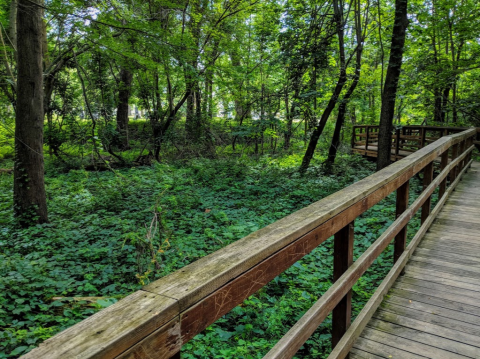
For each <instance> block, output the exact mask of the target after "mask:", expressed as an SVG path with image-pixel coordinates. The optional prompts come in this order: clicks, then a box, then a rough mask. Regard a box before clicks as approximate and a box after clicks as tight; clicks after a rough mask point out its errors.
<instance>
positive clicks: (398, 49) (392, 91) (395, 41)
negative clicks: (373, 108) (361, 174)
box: [377, 0, 408, 171]
mask: <svg viewBox="0 0 480 359" xmlns="http://www.w3.org/2000/svg"><path fill="white" fill-rule="evenodd" d="M407 2H408V0H396V1H395V20H394V24H393V33H392V44H391V47H390V60H389V62H388V68H387V75H386V77H385V85H384V88H383V94H382V110H381V114H380V125H379V135H378V157H377V171H379V170H381V169H382V168H385V167H387V166H388V165H389V164H390V156H391V147H392V129H393V116H394V113H395V98H396V95H397V86H398V79H399V77H400V70H401V68H402V58H403V47H404V45H405V33H406V31H407V26H408V18H407Z"/></svg>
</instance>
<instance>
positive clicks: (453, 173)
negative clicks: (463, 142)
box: [450, 143, 458, 183]
mask: <svg viewBox="0 0 480 359" xmlns="http://www.w3.org/2000/svg"><path fill="white" fill-rule="evenodd" d="M457 157H458V143H457V144H455V145H453V146H452V161H454V160H455V159H456V158H457ZM456 178H457V166H454V167H453V168H452V170H451V171H450V183H453V182H454V181H455V179H456Z"/></svg>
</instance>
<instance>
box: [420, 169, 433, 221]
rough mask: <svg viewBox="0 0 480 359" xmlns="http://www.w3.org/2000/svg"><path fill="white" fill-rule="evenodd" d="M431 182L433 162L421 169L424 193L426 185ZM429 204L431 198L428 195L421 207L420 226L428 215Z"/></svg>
mask: <svg viewBox="0 0 480 359" xmlns="http://www.w3.org/2000/svg"><path fill="white" fill-rule="evenodd" d="M432 180H433V161H432V162H430V163H429V164H428V165H426V166H425V168H424V169H423V190H424V191H425V189H426V188H427V187H428V185H429V184H430V183H432ZM431 204H432V196H431V195H430V196H428V198H427V200H426V201H425V203H424V204H423V205H422V217H421V223H422V224H423V223H424V222H425V220H426V219H427V217H428V216H429V215H430V209H431Z"/></svg>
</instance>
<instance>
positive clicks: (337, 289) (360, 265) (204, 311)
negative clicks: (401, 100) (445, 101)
mask: <svg viewBox="0 0 480 359" xmlns="http://www.w3.org/2000/svg"><path fill="white" fill-rule="evenodd" d="M474 136H476V130H475V129H471V130H466V131H463V132H461V133H458V134H455V135H451V136H445V137H442V138H441V139H439V140H437V141H436V142H434V143H432V144H430V145H428V146H426V147H424V148H423V149H421V150H419V151H418V152H416V153H414V154H412V155H411V156H409V157H407V158H405V159H403V160H401V161H398V162H396V163H394V164H392V165H391V166H389V167H387V168H385V169H384V170H382V171H379V172H377V173H375V174H373V175H371V176H369V177H367V178H365V179H363V180H361V181H359V182H357V183H355V184H353V185H351V186H349V187H347V188H345V189H343V190H341V191H339V192H336V193H334V194H332V195H330V196H328V197H326V198H324V199H322V200H320V201H318V202H315V203H313V204H311V205H310V206H308V207H306V208H303V209H301V210H299V211H297V212H295V213H293V214H291V215H289V216H287V217H285V218H283V219H281V220H279V221H277V222H275V223H273V224H271V225H269V226H267V227H265V228H263V229H260V230H258V231H256V232H254V233H252V234H250V235H248V236H247V237H245V238H243V239H241V240H238V241H237V242H235V243H232V244H230V245H229V246H227V247H225V248H223V249H221V250H219V251H216V252H214V253H212V254H210V255H208V256H206V257H204V258H202V259H200V260H198V261H196V262H194V263H192V264H190V265H188V266H186V267H184V268H183V269H181V270H178V271H176V272H174V273H172V274H170V275H168V276H166V277H164V278H161V279H159V280H157V281H155V282H153V283H151V284H149V285H147V286H145V287H144V288H143V289H142V290H139V291H137V292H135V293H133V294H131V295H129V296H127V297H126V298H124V299H122V300H120V301H119V302H118V303H116V304H114V305H112V306H110V307H108V308H106V309H104V310H102V311H100V312H98V313H97V314H95V315H93V316H92V317H90V318H88V319H86V320H84V321H82V322H80V323H78V324H76V325H75V326H73V327H71V328H69V329H67V330H65V331H63V332H61V333H59V334H57V335H56V336H55V337H53V338H50V339H48V340H47V341H45V342H44V343H43V344H41V345H40V346H39V347H38V348H36V349H34V350H32V351H31V352H30V353H28V354H26V355H25V356H24V357H23V358H25V359H27V358H28V359H33V358H35V359H47V358H48V359H55V358H62V359H64V358H122V359H124V358H132V359H133V358H170V357H179V354H178V353H179V351H180V349H181V347H182V345H183V344H185V343H186V342H188V341H189V340H190V339H192V338H193V337H194V336H195V335H196V334H198V333H200V332H201V331H202V330H204V329H205V328H206V327H207V326H209V325H210V324H212V323H213V322H215V321H216V320H217V319H218V318H220V317H221V316H223V315H224V314H226V313H227V312H229V311H230V310H231V309H232V308H234V307H235V306H236V305H238V304H241V303H242V302H243V300H244V299H245V298H247V297H248V296H250V295H251V294H253V293H255V292H256V291H257V290H259V289H260V288H262V287H263V286H265V285H266V284H267V283H268V282H269V281H271V280H272V279H273V278H275V277H276V276H277V275H279V274H280V273H282V272H283V271H285V270H286V269H287V268H289V267H290V266H291V265H293V264H294V263H295V262H296V261H298V260H299V259H301V258H302V257H304V256H305V255H306V254H308V253H309V252H311V251H312V250H313V249H314V248H316V247H317V246H319V245H320V244H321V243H323V242H324V241H325V240H326V239H327V238H329V237H331V236H332V235H334V236H335V239H334V277H335V279H336V282H335V283H334V284H333V285H332V286H331V287H330V289H328V291H327V292H326V293H325V294H324V295H323V296H322V297H321V298H320V299H319V300H318V302H317V303H316V304H314V305H313V306H312V308H310V309H309V310H308V311H307V312H306V313H305V315H304V316H303V317H302V318H301V319H300V320H299V322H297V323H296V324H295V325H294V326H293V327H292V328H291V329H290V331H289V332H288V333H287V334H286V335H285V336H284V337H283V338H282V339H281V340H280V341H279V342H278V343H277V344H276V345H275V346H274V347H273V348H272V350H271V351H270V352H269V353H268V354H267V355H266V358H291V357H293V356H294V355H295V353H296V352H297V350H298V349H299V348H300V347H301V346H302V345H303V343H304V342H305V341H306V340H307V339H308V338H309V337H310V335H311V334H312V333H313V332H314V331H315V329H316V328H317V327H318V326H319V325H320V324H321V323H322V321H323V320H324V319H325V318H326V317H327V315H328V314H329V313H330V312H332V311H333V334H332V341H333V344H334V346H335V348H334V350H333V352H332V353H331V355H330V358H344V357H345V356H346V355H347V354H348V352H349V350H350V348H351V346H352V344H353V342H354V340H355V339H356V337H358V335H359V334H360V332H361V331H362V329H363V327H365V325H366V323H367V321H368V319H369V318H370V317H371V315H372V314H373V311H374V310H375V309H376V308H377V307H378V305H379V303H380V302H381V300H382V298H383V296H384V294H385V293H386V292H387V291H388V289H389V288H390V286H391V284H392V283H393V281H394V280H395V278H396V277H397V276H398V275H399V273H400V272H401V270H402V268H403V266H404V265H405V263H406V262H407V260H408V258H409V256H410V255H411V254H412V251H413V250H414V249H415V247H416V245H417V244H418V242H419V240H420V239H421V237H422V236H423V234H424V233H425V232H426V230H427V229H428V227H429V226H430V224H431V223H432V221H433V220H434V218H435V216H436V214H437V213H438V212H439V210H440V208H441V207H442V206H443V204H444V203H445V200H446V198H447V197H448V195H449V193H451V191H452V190H453V188H454V187H455V185H456V184H457V183H458V181H459V180H460V177H461V175H462V173H463V172H464V171H466V169H467V168H468V166H469V165H470V163H471V151H472V150H473V148H474V146H473V140H474ZM449 156H450V161H449ZM438 157H440V158H441V164H440V166H441V167H440V168H441V172H440V174H438V175H437V177H436V178H435V179H433V163H434V160H435V159H437V158H438ZM421 171H423V173H424V176H423V178H424V179H423V184H424V190H423V192H422V193H421V194H420V195H419V197H418V198H417V199H416V200H415V202H414V203H413V204H412V205H410V206H408V188H409V180H410V178H412V177H413V176H414V175H416V174H417V173H419V172H421ZM447 176H448V177H449V178H450V186H449V187H448V189H447ZM437 187H439V188H440V189H439V196H440V199H439V201H438V203H437V205H436V207H435V208H434V210H433V211H431V208H430V207H431V205H430V198H431V195H432V193H433V192H434V190H435V189H436V188H437ZM394 191H397V219H396V220H395V221H394V222H393V224H392V225H391V226H390V227H389V228H388V229H387V230H386V231H385V232H384V233H383V234H382V235H381V236H380V237H379V238H378V239H377V240H376V241H375V242H374V243H373V244H372V245H371V246H370V247H369V248H368V249H367V250H366V251H365V252H364V253H363V254H362V255H361V256H360V257H359V258H358V259H357V261H355V262H353V245H354V240H353V239H354V238H353V223H354V220H355V219H356V218H357V217H358V216H359V215H361V214H362V213H364V212H365V211H366V210H368V209H369V208H371V207H372V206H374V205H375V204H376V203H378V202H379V201H381V200H382V199H384V198H385V197H387V196H388V195H389V194H390V193H392V192H394ZM419 209H421V218H422V226H421V228H420V229H419V231H418V232H417V234H416V235H415V237H414V238H413V240H412V241H411V242H410V245H409V246H408V248H405V244H406V227H407V224H408V222H409V221H410V219H411V218H412V217H413V216H414V214H415V213H416V212H417V211H418V210H419ZM393 239H395V244H394V248H395V249H394V257H395V261H396V262H395V264H394V266H393V268H392V270H391V271H390V272H389V274H388V275H387V277H386V278H385V280H384V281H383V282H382V284H381V285H380V287H379V288H378V289H377V291H376V292H375V293H374V295H373V297H372V298H371V299H370V301H369V302H368V303H367V304H366V306H365V307H364V309H363V310H362V312H361V313H360V314H359V316H358V317H357V318H356V320H355V321H354V322H353V323H352V325H350V313H351V305H350V298H351V293H352V287H353V285H354V284H355V282H356V281H357V280H358V279H359V278H360V276H361V275H362V274H363V273H364V272H365V271H366V270H367V269H368V268H369V267H370V265H371V264H372V262H373V261H374V260H375V259H376V258H377V257H378V256H379V255H380V253H381V252H382V251H383V250H384V249H385V248H386V247H387V246H388V244H389V243H391V241H392V240H393ZM335 344H337V345H335Z"/></svg>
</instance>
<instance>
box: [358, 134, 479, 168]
mask: <svg viewBox="0 0 480 359" xmlns="http://www.w3.org/2000/svg"><path fill="white" fill-rule="evenodd" d="M378 129H379V127H378V125H356V126H353V131H352V140H351V141H352V142H351V147H352V151H353V152H354V153H358V154H361V155H365V156H369V157H376V156H377V151H378V148H377V142H378ZM465 130H467V128H465V127H438V126H418V125H411V126H403V127H400V128H398V129H396V130H395V133H394V134H392V150H391V152H392V157H391V159H392V160H393V161H396V160H399V159H402V158H404V157H406V156H408V155H410V154H411V153H413V152H415V151H418V150H419V149H421V148H423V147H425V146H427V145H429V144H430V143H433V142H435V141H436V140H438V139H439V138H441V137H443V136H448V135H450V134H454V133H459V132H462V131H465ZM475 143H476V144H478V143H479V142H475Z"/></svg>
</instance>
